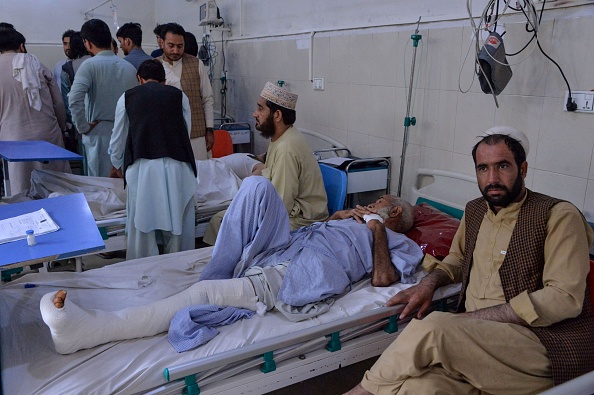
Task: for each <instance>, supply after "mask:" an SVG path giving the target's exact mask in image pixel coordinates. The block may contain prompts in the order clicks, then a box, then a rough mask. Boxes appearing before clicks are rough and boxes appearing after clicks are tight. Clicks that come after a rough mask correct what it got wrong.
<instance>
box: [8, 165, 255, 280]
mask: <svg viewBox="0 0 594 395" xmlns="http://www.w3.org/2000/svg"><path fill="white" fill-rule="evenodd" d="M255 163H259V162H257V161H256V160H254V159H252V158H249V157H248V156H247V155H246V154H234V155H229V156H226V157H224V158H218V159H215V160H203V161H196V169H197V176H196V191H195V193H194V197H195V225H196V227H195V234H196V237H200V236H202V235H203V234H204V232H205V230H206V225H207V224H208V221H209V220H210V218H211V217H212V216H213V215H214V214H215V213H217V212H219V211H221V210H225V209H226V208H227V207H228V206H229V203H230V202H231V199H233V196H235V194H236V193H237V191H238V190H239V187H240V186H241V181H242V179H243V178H245V177H247V176H249V175H250V174H251V168H252V167H253V165H254V164H255ZM72 193H83V194H84V195H85V198H86V199H87V203H88V204H89V207H90V209H91V212H92V214H93V217H94V218H95V221H96V223H97V226H98V228H99V229H100V231H101V233H102V236H103V238H104V239H105V246H106V248H105V249H104V250H102V251H101V252H109V251H118V250H124V249H126V239H125V236H124V228H125V224H126V190H125V189H124V181H123V180H122V179H114V178H107V177H86V176H79V175H74V174H68V173H61V172H54V171H47V170H34V171H33V173H32V174H31V188H30V189H29V191H27V192H23V193H21V194H19V195H16V196H13V197H12V198H10V199H9V200H6V199H5V200H4V202H7V203H18V202H21V201H26V200H31V199H45V198H49V197H54V196H60V195H68V194H72ZM80 268H81V264H80V262H77V271H80V270H79V269H80Z"/></svg>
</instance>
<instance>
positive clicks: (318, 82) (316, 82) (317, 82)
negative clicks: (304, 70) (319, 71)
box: [313, 78, 324, 91]
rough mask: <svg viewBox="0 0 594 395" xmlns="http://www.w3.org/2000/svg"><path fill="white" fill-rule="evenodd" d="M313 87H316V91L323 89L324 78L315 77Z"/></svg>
mask: <svg viewBox="0 0 594 395" xmlns="http://www.w3.org/2000/svg"><path fill="white" fill-rule="evenodd" d="M313 89H314V91H323V90H324V79H323V78H314V79H313Z"/></svg>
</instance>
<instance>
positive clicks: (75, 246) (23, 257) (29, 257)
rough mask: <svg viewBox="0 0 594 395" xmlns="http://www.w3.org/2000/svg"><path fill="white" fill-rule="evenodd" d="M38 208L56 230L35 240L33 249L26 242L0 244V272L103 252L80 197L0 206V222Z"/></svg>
mask: <svg viewBox="0 0 594 395" xmlns="http://www.w3.org/2000/svg"><path fill="white" fill-rule="evenodd" d="M41 208H44V209H45V210H46V211H47V213H48V214H49V215H50V217H52V219H53V220H54V221H55V222H56V224H58V226H60V229H58V230H57V231H55V232H52V233H47V234H44V235H38V236H36V241H37V244H36V245H34V246H29V245H28V244H27V240H26V239H22V240H17V241H12V242H9V243H4V244H0V270H5V269H11V268H15V267H21V266H27V265H32V264H35V263H40V262H48V261H52V260H56V259H66V258H72V257H74V256H78V255H82V254H86V253H89V252H93V251H98V250H101V249H103V248H105V244H104V243H103V239H102V238H101V234H100V233H99V229H98V228H97V224H96V223H95V219H94V218H93V215H92V214H91V210H90V209H89V205H88V204H87V200H86V199H85V196H84V195H83V194H82V193H76V194H73V195H66V196H59V197H55V198H49V199H41V200H33V201H30V202H23V203H14V204H7V205H4V206H0V220H1V219H7V218H12V217H16V216H18V215H22V214H27V213H31V212H34V211H37V210H39V209H41Z"/></svg>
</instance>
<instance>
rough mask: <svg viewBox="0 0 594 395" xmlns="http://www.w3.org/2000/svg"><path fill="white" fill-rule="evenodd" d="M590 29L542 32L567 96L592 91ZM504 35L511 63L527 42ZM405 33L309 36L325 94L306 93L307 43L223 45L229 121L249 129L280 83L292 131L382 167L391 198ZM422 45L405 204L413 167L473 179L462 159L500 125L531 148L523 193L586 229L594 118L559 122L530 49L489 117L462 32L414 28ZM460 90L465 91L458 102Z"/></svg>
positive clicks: (590, 20) (467, 35)
mask: <svg viewBox="0 0 594 395" xmlns="http://www.w3.org/2000/svg"><path fill="white" fill-rule="evenodd" d="M592 26H594V17H593V16H587V15H586V16H582V17H579V18H574V17H568V16H567V15H564V14H563V12H559V13H558V14H557V15H556V16H555V17H554V18H553V19H548V20H546V19H543V21H542V24H541V27H540V33H539V40H540V43H541V45H542V47H543V49H544V50H545V51H546V52H547V53H548V54H549V55H550V56H551V57H552V58H553V59H555V60H556V61H557V62H558V63H559V64H560V65H561V67H562V68H563V71H564V72H565V75H566V77H567V79H568V80H569V83H570V84H571V87H572V89H574V90H590V89H594V71H593V70H594V69H593V66H592V65H594V44H593V42H592V39H591V37H590V36H588V35H587V34H584V33H585V32H588V31H590V30H591V27H592ZM505 27H506V30H507V33H506V35H505V36H504V42H505V45H506V50H507V52H508V53H510V52H516V51H517V50H519V49H520V48H521V47H522V46H523V45H524V44H525V43H526V42H527V40H528V39H529V38H530V35H529V34H528V33H526V31H525V27H524V23H522V22H521V21H519V20H517V21H514V20H511V19H510V20H509V21H506V24H505ZM589 29H590V30H589ZM411 33H413V31H412V30H406V29H404V30H403V29H402V28H398V27H394V28H376V29H361V30H352V31H340V32H324V33H317V34H316V35H315V36H314V46H313V48H314V51H313V59H314V62H313V64H314V66H313V70H314V71H313V76H314V77H323V78H324V79H325V90H324V91H314V90H313V89H312V84H311V82H310V81H309V68H308V62H309V37H308V36H307V35H297V36H287V37H279V38H266V39H264V38H263V39H249V40H236V41H233V40H231V41H229V42H228V44H227V45H226V56H227V62H228V63H227V64H228V69H229V76H228V78H230V79H231V80H232V81H231V82H230V84H229V87H230V91H229V99H228V108H229V113H230V114H232V115H233V116H235V118H236V119H237V120H238V121H242V122H245V121H249V122H250V123H252V125H253V120H252V119H251V113H252V112H253V110H254V108H255V103H256V101H257V98H258V94H259V92H260V90H261V88H262V87H263V85H264V83H265V82H266V81H277V80H284V81H286V82H287V84H288V87H289V89H290V90H292V91H293V92H296V93H298V94H299V102H298V105H297V122H296V126H298V127H302V128H306V129H312V130H316V131H318V132H321V133H324V134H327V135H329V136H331V137H333V138H335V139H337V140H339V141H341V142H343V143H344V144H346V145H348V146H349V147H350V148H351V150H352V151H353V153H354V154H355V155H357V156H361V157H366V156H379V155H389V156H391V157H392V160H393V171H392V174H393V177H392V190H393V191H396V189H397V185H398V174H399V168H400V154H401V151H402V141H403V133H404V126H403V121H404V117H405V114H406V94H407V89H406V88H405V87H406V86H407V85H408V79H409V73H410V66H411V59H412V42H411V41H410V39H409V38H410V35H411ZM420 34H422V36H423V38H422V40H421V43H420V45H419V49H418V52H417V58H416V62H417V67H416V69H415V72H416V75H417V77H418V80H417V83H416V85H415V88H416V89H415V91H414V99H415V100H414V109H413V112H412V113H411V115H412V116H415V117H416V119H417V124H416V126H414V127H411V128H410V141H409V142H410V143H409V146H408V149H407V156H406V164H405V176H404V183H403V195H405V196H406V195H408V194H409V190H410V187H411V182H412V179H413V173H414V171H415V170H416V169H417V168H420V167H429V168H438V169H443V170H452V171H456V172H462V173H467V174H474V173H473V163H472V157H471V155H470V152H471V148H472V146H473V144H474V143H475V142H476V136H477V135H479V134H480V133H481V132H482V131H484V130H486V129H488V128H489V127H491V126H494V125H500V124H501V125H503V124H505V125H511V126H514V127H517V128H518V129H521V130H522V131H524V132H525V133H526V134H527V136H528V137H529V139H530V153H529V155H528V165H529V172H528V176H527V179H526V184H527V186H528V187H529V188H532V189H533V190H536V191H539V192H543V193H547V194H551V195H554V196H556V197H560V198H563V199H567V200H569V201H571V202H572V203H574V204H575V205H576V206H577V207H578V208H580V209H582V210H583V211H584V213H585V214H586V216H587V218H588V220H589V221H594V160H593V148H594V115H590V114H578V113H567V112H564V111H563V106H564V99H563V98H564V95H565V91H566V87H565V84H564V81H563V78H562V77H561V74H560V73H559V71H558V69H557V68H556V66H555V65H554V64H552V63H551V62H550V61H548V60H547V59H546V58H545V57H544V56H543V55H542V54H541V53H540V51H539V50H538V48H535V49H534V50H532V48H533V46H532V45H531V46H530V47H529V49H528V50H526V51H524V52H523V53H521V54H520V55H518V56H515V57H510V58H508V61H509V62H510V64H512V69H513V72H514V76H513V78H512V80H511V81H510V83H509V85H508V86H507V88H506V89H505V90H504V91H503V93H502V94H501V95H499V96H498V101H499V108H496V107H495V103H494V100H493V98H492V96H490V95H486V94H484V93H482V92H481V91H480V86H479V84H478V81H477V80H476V78H474V83H473V84H472V87H470V84H471V82H473V72H472V71H473V68H474V64H473V56H474V55H473V52H472V48H471V51H470V53H468V51H469V47H470V46H471V29H470V27H469V23H468V22H467V21H460V22H459V23H448V24H444V23H441V24H439V23H434V24H429V25H424V26H422V30H421V31H420ZM533 44H534V43H533ZM405 72H406V77H405ZM459 85H460V86H461V88H462V89H463V90H469V91H468V92H467V93H461V92H460V91H459ZM216 87H217V86H216V84H215V88H216ZM469 87H470V89H469ZM256 134H257V132H256ZM256 147H257V150H258V151H264V150H265V149H266V147H267V141H265V140H263V139H261V138H260V137H259V136H258V137H257V138H256Z"/></svg>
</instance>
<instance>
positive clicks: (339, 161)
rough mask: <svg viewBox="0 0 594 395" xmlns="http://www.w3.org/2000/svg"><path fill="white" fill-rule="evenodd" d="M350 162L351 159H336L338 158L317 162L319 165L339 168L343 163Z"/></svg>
mask: <svg viewBox="0 0 594 395" xmlns="http://www.w3.org/2000/svg"><path fill="white" fill-rule="evenodd" d="M352 160H353V158H343V157H338V158H328V159H320V161H319V162H320V163H327V164H329V165H334V166H340V165H342V164H343V163H344V162H351V161H352Z"/></svg>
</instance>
